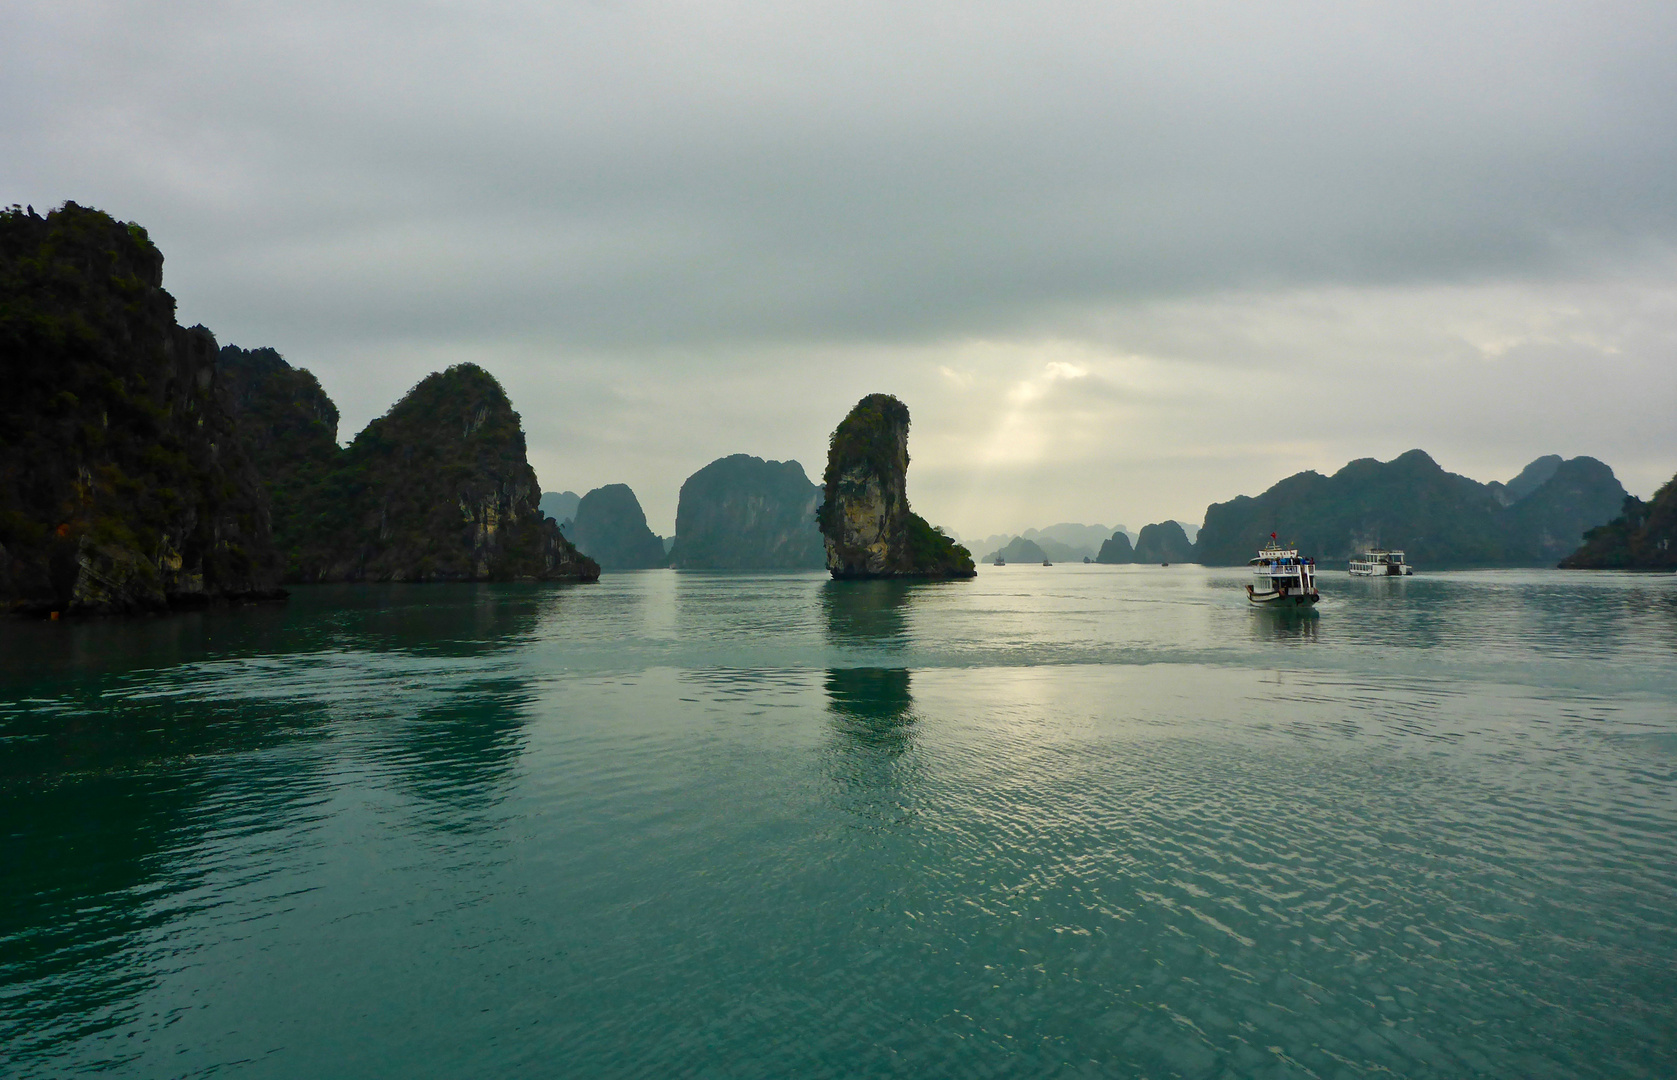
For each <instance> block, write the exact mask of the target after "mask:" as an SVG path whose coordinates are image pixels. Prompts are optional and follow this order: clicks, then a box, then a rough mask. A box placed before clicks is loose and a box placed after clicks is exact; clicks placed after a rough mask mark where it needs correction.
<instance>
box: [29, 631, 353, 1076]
mask: <svg viewBox="0 0 1677 1080" xmlns="http://www.w3.org/2000/svg"><path fill="white" fill-rule="evenodd" d="M148 629H149V628H148ZM91 696H92V697H94V698H99V697H101V696H104V697H105V698H106V699H105V700H104V701H103V702H100V703H99V704H100V705H101V706H102V707H99V708H98V709H97V711H93V710H91V709H90V710H89V711H87V712H82V711H80V710H79V709H73V707H66V708H64V709H63V710H62V711H59V712H56V713H54V714H52V715H51V716H50V717H39V718H36V719H37V720H38V721H39V722H41V723H42V724H44V725H47V726H50V727H52V728H53V729H54V730H53V732H52V733H51V735H50V736H44V737H39V738H26V737H24V735H25V731H24V724H22V723H20V722H19V720H20V719H21V718H18V717H13V718H11V721H12V722H10V723H7V724H6V725H5V727H4V729H3V734H5V735H6V736H8V738H7V740H6V741H8V742H11V743H12V744H13V746H12V748H11V749H10V750H9V751H8V752H7V753H5V754H3V755H0V761H3V763H4V768H3V771H0V881H3V883H4V888H3V889H0V897H3V900H4V902H3V903H0V1063H3V1061H4V1057H5V1054H6V1052H8V1051H9V1052H13V1053H19V1054H26V1053H28V1052H29V1051H31V1050H32V1049H34V1048H36V1047H53V1046H58V1045H63V1044H73V1043H75V1042H76V1041H77V1040H83V1039H90V1038H92V1037H93V1036H95V1035H96V1034H97V1033H99V1032H102V1031H106V1030H108V1029H110V1028H112V1027H117V1026H121V1025H124V1024H127V1023H133V1022H139V1021H141V1020H143V1019H144V1017H143V1016H142V1015H141V1009H140V1006H139V1004H138V1002H139V999H140V998H141V997H142V996H143V995H145V994H146V993H148V992H149V991H151V990H152V989H153V988H154V987H155V985H156V982H157V979H156V976H155V974H154V972H153V964H154V961H155V953H156V951H157V938H158V937H159V935H161V934H164V933H166V932H167V931H168V929H169V927H170V925H171V924H172V923H173V922H174V921H175V920H176V919H177V918H179V917H180V915H181V914H182V913H183V911H189V910H191V908H192V907H193V906H194V903H193V901H192V900H191V899H190V898H192V897H194V896H195V895H197V896H200V897H202V896H203V895H204V893H205V891H206V887H207V885H208V883H210V882H212V881H214V880H215V879H216V877H217V876H218V875H219V874H221V873H222V872H223V871H224V870H225V866H224V865H223V863H222V859H221V858H220V857H219V856H218V854H217V851H216V841H217V840H218V839H219V838H222V837H227V836H230V835H237V836H238V837H239V844H240V845H241V846H243V847H245V848H246V849H247V850H248V849H255V850H260V849H261V848H262V846H263V844H264V836H266V835H272V834H276V833H278V832H279V831H281V830H284V831H285V832H286V833H287V834H289V837H290V839H289V840H288V843H291V844H295V842H296V839H297V837H298V836H299V835H300V834H303V833H306V832H307V831H308V830H309V829H311V828H312V827H313V826H314V825H315V824H317V823H318V822H319V821H320V820H321V818H322V814H321V812H320V811H319V809H318V806H319V804H320V803H321V802H322V801H324V797H325V796H324V794H323V792H324V790H325V788H326V786H327V780H326V778H325V776H324V775H323V772H322V770H321V769H320V768H319V767H318V762H317V761H316V760H315V759H313V758H312V757H311V756H310V755H308V754H307V753H302V754H300V753H297V752H295V751H296V750H297V749H298V748H299V747H300V746H302V745H306V744H307V743H309V742H313V741H315V739H316V738H317V737H318V736H320V735H321V734H323V732H324V723H325V721H326V717H325V715H324V713H325V710H324V709H321V708H318V707H315V706H311V705H308V704H302V705H297V704H293V705H290V706H287V707H275V706H271V705H270V706H264V705H261V704H252V703H249V702H237V703H226V704H221V705H215V704H208V705H194V706H192V707H190V708H183V707H182V706H181V705H180V703H178V702H176V701H174V700H172V699H170V698H154V699H146V698H134V697H126V698H124V697H118V696H116V695H114V694H111V695H99V694H94V695H91ZM66 704H67V705H68V703H66ZM258 873H261V871H258ZM198 902H199V903H201V902H202V900H200V901H198ZM12 980H21V981H22V982H23V984H24V985H28V984H30V983H32V984H33V989H32V990H31V991H29V992H18V991H17V984H16V983H12ZM9 983H10V984H11V985H8V984H9ZM138 1050H139V1048H138V1047H136V1046H135V1045H134V1044H133V1043H128V1044H126V1045H124V1044H120V1043H106V1044H105V1047H104V1049H102V1050H101V1051H99V1053H98V1054H97V1056H95V1057H93V1058H90V1059H88V1060H87V1062H86V1064H88V1065H89V1066H90V1067H92V1066H95V1065H98V1066H100V1067H110V1066H114V1065H118V1064H120V1063H121V1062H122V1061H124V1060H125V1059H126V1058H127V1057H130V1056H133V1055H134V1054H136V1053H138ZM0 1071H4V1070H3V1069H0Z"/></svg>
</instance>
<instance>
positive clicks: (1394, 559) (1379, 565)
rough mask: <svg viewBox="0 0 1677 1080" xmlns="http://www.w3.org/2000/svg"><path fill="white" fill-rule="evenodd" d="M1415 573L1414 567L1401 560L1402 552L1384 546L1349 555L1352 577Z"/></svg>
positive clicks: (1394, 575) (1399, 575) (1393, 575)
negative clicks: (1389, 549)
mask: <svg viewBox="0 0 1677 1080" xmlns="http://www.w3.org/2000/svg"><path fill="white" fill-rule="evenodd" d="M1413 573H1415V568H1414V567H1412V566H1410V565H1409V564H1408V563H1406V562H1404V561H1403V552H1401V551H1388V550H1386V549H1385V548H1369V549H1368V550H1366V551H1359V552H1357V554H1355V555H1353V556H1351V574H1352V576H1353V577H1403V576H1405V575H1408V574H1413Z"/></svg>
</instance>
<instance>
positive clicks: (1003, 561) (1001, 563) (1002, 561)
mask: <svg viewBox="0 0 1677 1080" xmlns="http://www.w3.org/2000/svg"><path fill="white" fill-rule="evenodd" d="M996 565H997V566H1006V565H1007V560H1006V559H1004V558H1002V557H1001V556H1000V555H997V556H996Z"/></svg>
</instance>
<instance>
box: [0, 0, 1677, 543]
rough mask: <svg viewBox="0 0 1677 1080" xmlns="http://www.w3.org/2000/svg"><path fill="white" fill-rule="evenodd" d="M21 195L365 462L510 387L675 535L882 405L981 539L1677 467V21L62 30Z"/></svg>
mask: <svg viewBox="0 0 1677 1080" xmlns="http://www.w3.org/2000/svg"><path fill="white" fill-rule="evenodd" d="M9 16H10V17H9V20H8V30H9V33H8V34H7V36H6V38H5V39H4V40H3V41H0V93H3V94H4V95H5V99H6V100H7V102H8V104H9V108H8V109H6V110H4V111H3V113H0V139H3V140H4V145H5V146H6V147H7V150H8V152H7V153H6V154H5V155H3V156H0V202H4V203H12V202H17V203H22V204H33V205H34V206H35V208H36V209H37V210H39V211H43V212H44V211H45V210H47V209H49V208H51V207H54V206H57V205H59V204H61V203H62V202H64V201H65V200H74V201H76V202H79V203H82V204H83V205H88V206H95V207H98V208H100V209H102V210H105V211H107V212H109V213H111V214H113V215H115V216H117V217H119V218H121V219H123V220H131V221H137V222H139V223H140V224H142V225H144V226H145V227H146V228H147V229H148V230H149V232H150V234H151V236H152V237H153V239H154V240H155V241H156V242H157V244H158V246H159V247H160V248H161V249H162V251H163V252H164V255H165V256H166V258H167V260H168V261H167V265H166V268H165V285H166V287H167V288H168V289H169V290H170V292H171V293H173V294H174V296H175V297H176V298H177V300H178V301H179V317H180V320H181V321H182V322H183V323H184V324H188V325H190V324H192V323H196V322H202V323H204V324H205V325H207V326H209V327H210V328H211V329H212V330H213V331H214V332H215V334H216V336H217V338H218V340H220V341H221V342H222V343H223V344H236V345H240V346H244V347H247V348H254V347H260V346H271V347H273V348H275V349H278V350H279V351H280V352H281V353H282V354H283V355H284V356H285V357H286V358H287V359H288V360H289V361H290V362H291V363H293V364H295V365H297V366H299V367H305V368H308V369H309V370H311V371H313V372H314V373H315V374H316V375H317V376H318V377H319V378H320V380H321V383H322V384H323V385H324V387H325V388H326V390H327V392H328V393H329V394H330V395H331V396H332V398H333V400H334V401H335V402H337V404H338V406H339V408H340V409H341V410H342V413H343V421H342V425H341V434H342V435H343V436H344V437H346V438H347V437H349V436H352V435H353V434H354V433H355V432H357V431H359V430H360V429H361V428H362V427H363V426H364V425H365V424H366V423H367V422H368V421H369V420H371V419H372V418H373V417H375V416H377V415H379V414H381V413H383V412H384V411H385V410H386V409H388V408H389V407H390V406H391V405H392V404H393V403H394V402H395V401H396V400H397V399H398V398H400V397H401V395H402V394H404V393H405V392H406V391H407V390H408V389H409V388H410V387H412V386H413V385H414V384H415V383H416V382H417V381H418V380H419V379H420V378H422V377H423V376H424V375H425V374H427V373H428V372H431V371H434V370H440V369H442V368H444V367H446V366H448V365H449V364H452V363H458V362H461V361H472V362H475V363H478V364H481V365H482V366H483V367H485V368H486V369H488V370H489V371H491V372H492V373H494V374H495V375H496V376H497V378H499V379H500V380H501V381H502V383H503V384H504V385H505V386H506V388H507V391H508V393H509V395H510V396H511V398H512V400H513V404H514V407H515V408H517V409H518V410H519V412H520V413H521V414H522V416H523V419H524V425H525V430H526V432H527V434H528V441H529V448H530V459H531V463H532V464H533V465H534V466H535V468H536V471H537V474H538V476H539V478H540V480H541V484H542V487H543V488H544V489H545V490H551V491H558V490H565V489H570V490H574V491H577V492H578V493H582V492H586V491H588V490H589V489H591V488H595V487H599V486H601V485H603V484H607V483H617V482H621V483H627V484H629V485H630V486H631V487H632V488H633V489H634V490H635V492H636V494H637V495H638V496H639V497H640V499H641V502H642V505H643V507H644V508H645V509H646V511H647V515H648V518H649V522H650V523H651V525H652V527H653V529H654V530H655V531H658V532H660V533H665V534H667V533H669V532H670V531H671V530H672V528H673V521H674V515H675V506H676V496H677V492H678V490H679V487H680V485H681V483H682V481H683V480H685V479H686V478H687V477H688V476H689V475H691V474H692V473H693V472H694V471H696V470H697V469H698V468H700V467H702V466H703V465H705V464H707V463H708V462H710V461H712V460H714V459H716V458H718V457H723V456H726V455H728V454H732V453H747V454H752V455H755V456H758V457H763V458H772V459H779V460H786V459H793V460H797V461H799V462H800V463H802V464H803V466H804V467H805V469H806V471H807V472H809V473H810V474H811V475H812V479H814V478H816V477H818V475H819V473H820V470H821V467H822V464H823V462H824V458H825V451H826V440H827V436H828V434H829V433H830V432H831V431H832V429H833V427H834V426H835V425H836V424H837V423H838V422H839V420H840V419H842V417H843V416H844V414H845V413H846V412H847V411H848V410H849V408H850V407H851V406H852V405H853V404H854V403H855V402H856V401H857V400H858V399H859V398H860V397H862V396H863V395H864V394H867V393H870V392H876V391H884V392H889V393H894V394H896V395H897V396H899V397H900V398H902V399H903V400H904V401H905V402H906V403H907V404H908V406H909V408H910V410H911V412H912V415H913V418H914V429H913V434H912V436H911V440H910V453H911V455H912V457H913V465H912V467H911V469H910V473H909V494H910V497H911V499H912V500H913V503H914V506H915V508H916V509H917V510H918V511H919V512H921V513H922V514H923V515H925V516H926V517H927V518H928V519H930V520H932V521H935V522H939V523H942V524H944V525H946V526H948V527H950V528H952V529H954V530H955V531H957V532H958V533H960V534H961V535H963V536H986V535H990V534H996V533H1002V532H1007V531H1013V532H1019V531H1022V530H1023V529H1025V528H1027V527H1036V528H1041V527H1042V526H1043V525H1045V524H1047V523H1051V522H1098V521H1111V520H1114V519H1116V520H1118V521H1121V522H1124V523H1126V524H1127V525H1129V527H1131V528H1139V527H1140V526H1141V525H1144V524H1147V523H1150V522H1156V521H1163V520H1167V519H1175V520H1180V521H1184V522H1190V523H1195V522H1199V521H1201V520H1202V518H1203V514H1204V510H1205V507H1206V506H1207V505H1208V504H1210V503H1212V502H1220V501H1225V500H1227V499H1230V498H1233V497H1235V496H1236V495H1241V494H1247V495H1255V494H1257V493H1259V492H1261V491H1262V490H1264V489H1265V488H1267V487H1268V486H1270V485H1271V484H1273V483H1274V482H1275V481H1277V480H1279V479H1281V478H1283V477H1285V476H1288V475H1291V474H1292V473H1295V472H1298V471H1300V470H1303V469H1315V470H1317V471H1320V472H1323V473H1330V474H1331V473H1332V472H1334V471H1336V470H1337V469H1338V468H1340V467H1341V466H1343V465H1344V464H1345V463H1346V462H1348V461H1351V460H1353V459H1356V458H1364V457H1373V458H1378V459H1380V460H1382V461H1386V460H1390V459H1391V458H1393V457H1396V456H1397V455H1398V454H1401V453H1403V452H1404V451H1407V450H1410V449H1412V448H1420V449H1423V450H1425V451H1426V452H1427V453H1429V454H1431V455H1432V456H1433V457H1434V458H1435V459H1436V460H1437V461H1438V462H1439V464H1440V465H1441V466H1443V467H1444V468H1445V469H1447V470H1449V471H1451V472H1457V473H1461V474H1463V475H1466V476H1469V477H1472V478H1474V479H1476V480H1480V481H1482V482H1483V481H1490V480H1504V481H1506V480H1507V479H1509V478H1510V477H1512V476H1514V475H1515V474H1516V473H1517V472H1518V471H1519V470H1520V469H1521V468H1522V467H1523V466H1524V465H1525V464H1527V463H1528V462H1530V461H1531V460H1533V459H1534V458H1537V457H1539V456H1541V455H1544V454H1549V453H1556V454H1560V455H1562V456H1563V457H1568V458H1570V457H1575V456H1578V455H1580V454H1587V455H1590V456H1592V457H1596V458H1599V459H1601V460H1602V461H1605V462H1606V463H1607V464H1608V465H1610V466H1611V467H1612V468H1613V470H1614V471H1615V473H1616V474H1617V475H1618V476H1619V478H1620V480H1621V481H1622V482H1623V483H1624V485H1625V486H1626V488H1628V489H1629V490H1630V491H1632V492H1633V493H1635V494H1638V495H1641V496H1644V497H1646V496H1648V495H1650V494H1652V492H1653V491H1654V489H1655V488H1657V487H1658V486H1659V485H1660V484H1662V483H1664V482H1665V481H1666V480H1668V479H1670V477H1671V476H1672V474H1673V472H1674V471H1677V425H1673V424H1672V423H1671V419H1670V418H1671V416H1672V415H1673V411H1674V407H1677V362H1674V361H1677V65H1672V64H1671V63H1670V57H1671V56H1672V55H1677V8H1673V7H1672V6H1671V5H1660V4H1648V3H1644V4H1620V5H1613V4H1602V5H1591V6H1589V7H1587V8H1580V7H1578V6H1576V5H1566V4H1554V3H1548V4H1545V3H1538V4H1520V5H1514V4H1487V5H1474V6H1472V7H1469V8H1463V7H1461V6H1460V5H1450V4H1442V3H1439V4H1413V5H1405V6H1403V7H1402V8H1400V9H1348V8H1343V7H1339V6H1332V5H1310V4H1281V5H1270V6H1265V7H1263V8H1261V9H1260V8H1254V7H1251V6H1249V5H1241V4H1207V5H1199V6H1196V7H1193V8H1191V9H1183V8H1158V7H1151V6H1143V5H1132V4H1093V3H1065V4H1056V5H1052V6H1049V7H1038V8H1032V9H1022V8H1017V7H1014V6H1010V5H1001V4H983V3H981V4H960V5H955V4H943V3H933V4H924V5H917V6H914V7H911V8H905V7H902V6H900V5H888V4H867V3H864V4H859V5H846V6H845V7H844V8H842V9H841V8H827V7H822V6H818V5H781V6H777V7H774V8H772V9H763V8H759V7H755V6H750V5H729V4H720V5H709V6H706V7H704V8H694V7H689V6H682V5H673V4H660V3H648V4H627V5H618V6H613V7H602V6H597V5H584V4H557V5H555V4H534V3H508V4H503V5H497V6H496V7H495V8H493V9H480V8H476V7H460V6H454V5H441V4H439V5H428V6H419V7H415V6H409V5H403V6H397V5H393V4H386V3H371V4H365V5H360V6H357V7H355V8H349V9H346V8H342V7H340V6H337V5H332V4H326V3H317V2H313V0H309V2H294V3H284V4H277V5H264V6H238V7H227V6H218V5H199V4H179V3H174V4H162V3H153V2H149V0H140V2H133V3H121V4H118V3H108V2H102V3H87V4H77V5H62V4H48V3H43V2H31V0H25V2H20V3H17V4H14V5H12V7H11V8H10V9H9Z"/></svg>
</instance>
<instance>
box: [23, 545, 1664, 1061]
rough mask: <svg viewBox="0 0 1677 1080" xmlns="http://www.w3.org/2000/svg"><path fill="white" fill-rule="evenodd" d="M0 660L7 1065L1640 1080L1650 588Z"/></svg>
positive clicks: (1648, 891)
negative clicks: (1301, 611) (1305, 608)
mask: <svg viewBox="0 0 1677 1080" xmlns="http://www.w3.org/2000/svg"><path fill="white" fill-rule="evenodd" d="M1244 578H1245V575H1244V573H1242V572H1237V571H1220V570H1204V569H1201V568H1198V567H1183V566H1178V567H1171V568H1168V569H1166V568H1158V567H1088V566H1057V567H1053V568H1043V567H1030V566H1026V567H1007V568H1005V569H1000V570H991V569H987V570H986V571H985V572H984V573H982V574H981V576H980V577H979V578H978V579H977V580H976V581H973V582H967V583H950V584H930V585H916V586H903V585H892V584H885V583H834V582H829V581H827V580H825V578H824V577H823V576H821V575H815V574H807V575H806V574H781V575H720V574H719V575H706V574H692V573H687V574H677V573H674V572H670V571H648V572H642V573H629V574H615V575H609V576H608V577H607V578H606V579H604V580H603V581H602V582H601V583H600V584H598V585H596V586H579V587H572V588H565V587H536V586H366V587H350V588H306V589H299V590H297V592H296V594H295V596H294V599H293V600H292V602H291V603H290V604H289V605H288V606H286V607H283V608H269V609H262V610H251V611H242V612H224V613H209V614H204V615H201V616H200V615H188V616H177V617H171V618H166V619H155V620H147V621H137V622H92V623H75V624H72V623H58V624H50V623H48V624H38V623H37V624H9V625H5V626H3V627H0V1074H6V1075H11V1076H20V1077H49V1076H51V1077H57V1076H67V1075H73V1074H81V1073H86V1072H91V1071H94V1070H101V1069H102V1070H107V1071H108V1072H109V1073H111V1074H113V1075H116V1076H135V1077H183V1076H193V1077H196V1076H211V1075H214V1076H234V1077H300V1076H332V1077H479V1076H481V1077H507V1076H565V1077H569V1076H577V1077H596V1076H598V1077H611V1076H641V1077H671V1076H715V1077H823V1076H833V1077H847V1076H911V1077H936V1076H952V1077H954V1076H959V1077H974V1076H1009V1077H1013V1076H1100V1077H1114V1076H1116V1077H1127V1076H1136V1077H1141V1076H1145V1077H1171V1076H1181V1077H1249V1076H1250V1077H1260V1076H1261V1077H1311V1076H1315V1077H1361V1076H1379V1077H1394V1076H1396V1077H1464V1076H1496V1077H1516V1076H1517V1077H1589V1076H1600V1077H1643V1076H1645V1077H1669V1076H1671V1075H1673V1074H1674V1073H1677V704H1674V703H1677V579H1673V578H1672V577H1669V576H1664V577H1650V576H1630V575H1616V574H1566V573H1561V572H1558V571H1555V572H1477V573H1458V574H1437V575H1430V574H1429V575H1423V576H1421V577H1416V578H1412V579H1408V580H1402V581H1354V580H1350V579H1348V578H1346V577H1344V576H1343V575H1330V576H1329V577H1328V579H1327V580H1326V583H1325V585H1324V594H1325V597H1326V598H1325V599H1324V601H1323V603H1322V606H1321V609H1320V613H1319V616H1317V617H1306V618H1296V617H1293V618H1289V617H1286V616H1278V615H1275V614H1272V613H1268V612H1261V611H1252V610H1248V605H1247V604H1246V603H1245V600H1244V597H1243V595H1242V594H1241V592H1240V585H1241V583H1242V582H1243V580H1244Z"/></svg>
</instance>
